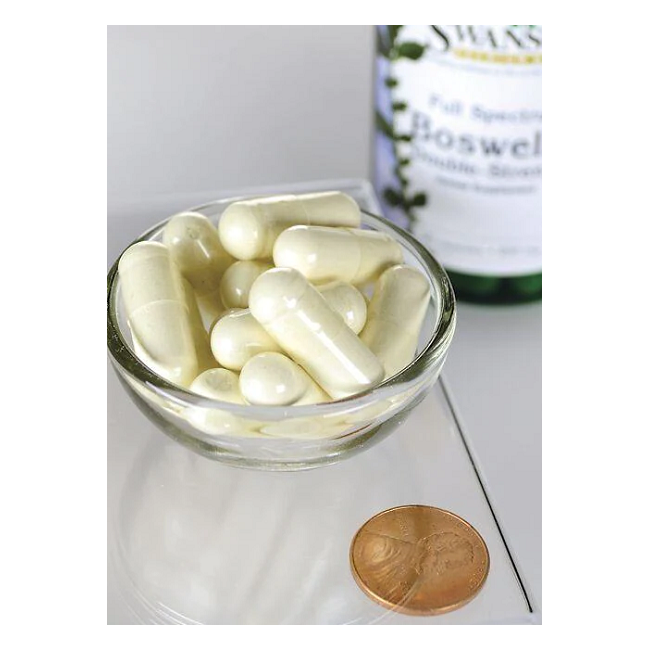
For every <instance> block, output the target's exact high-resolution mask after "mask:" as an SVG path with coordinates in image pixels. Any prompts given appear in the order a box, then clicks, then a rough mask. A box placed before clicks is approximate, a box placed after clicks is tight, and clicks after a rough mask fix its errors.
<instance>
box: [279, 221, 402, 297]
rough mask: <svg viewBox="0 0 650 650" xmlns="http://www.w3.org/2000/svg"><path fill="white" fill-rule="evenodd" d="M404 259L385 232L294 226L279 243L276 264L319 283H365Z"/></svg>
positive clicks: (398, 247)
mask: <svg viewBox="0 0 650 650" xmlns="http://www.w3.org/2000/svg"><path fill="white" fill-rule="evenodd" d="M403 259H404V256H403V253H402V248H401V246H400V245H399V244H398V243H397V242H396V241H395V240H394V239H393V238H392V237H390V235H387V234H386V233H383V232H375V231H373V230H360V229H355V228H327V227H321V226H294V227H292V228H289V229H288V230H285V231H284V232H283V233H282V234H281V235H280V236H279V237H278V239H277V240H276V242H275V247H274V249H273V261H274V262H275V265H276V266H286V267H289V268H292V269H296V270H297V271H300V272H301V273H302V274H303V275H304V276H305V277H306V278H307V279H308V280H309V281H310V282H313V283H316V284H319V283H322V282H331V281H333V280H343V281H344V282H350V283H351V284H365V283H366V282H370V281H372V280H375V279H376V278H377V277H378V276H379V275H380V274H381V272H382V271H384V270H385V269H387V268H388V267H390V266H393V265H394V264H399V263H400V262H402V260H403Z"/></svg>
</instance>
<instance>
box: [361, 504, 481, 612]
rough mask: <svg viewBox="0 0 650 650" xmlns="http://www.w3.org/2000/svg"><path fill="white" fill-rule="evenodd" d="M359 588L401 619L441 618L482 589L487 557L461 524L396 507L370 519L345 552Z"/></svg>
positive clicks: (422, 509) (438, 513)
mask: <svg viewBox="0 0 650 650" xmlns="http://www.w3.org/2000/svg"><path fill="white" fill-rule="evenodd" d="M350 566H351V568H352V574H353V576H354V579H355V580H356V582H357V584H358V585H359V587H360V588H361V589H362V591H364V592H365V593H366V595H368V596H369V597H370V598H372V599H373V600H374V601H376V602H378V603H379V604H380V605H383V606H384V607H387V608H388V609H392V610H396V611H398V612H401V613H403V614H412V615H416V616H432V615H434V614H444V613H445V612H450V611H452V610H454V609H458V608H459V607H462V606H463V605H465V604H466V603H468V602H469V601H470V600H472V598H474V596H476V594H478V592H479V591H480V590H481V587H483V584H484V583H485V579H486V578H487V574H488V571H489V568H490V555H489V553H488V549H487V546H486V545H485V542H484V541H483V538H482V537H481V536H480V535H479V533H478V532H477V531H476V530H475V529H474V528H473V527H472V526H471V525H470V524H468V523H467V522H466V521H465V520H464V519H461V518H460V517H458V516H457V515H455V514H453V513H451V512H448V511H446V510H441V509H440V508H433V507H431V506H420V505H410V506H399V507H397V508H390V509H389V510H384V511H383V512H380V513H379V514H377V515H375V516H374V517H372V518H371V519H369V520H368V521H367V522H366V523H365V524H364V525H363V526H362V527H361V528H360V529H359V530H358V531H357V534H356V535H355V536H354V539H353V540H352V544H351V546H350Z"/></svg>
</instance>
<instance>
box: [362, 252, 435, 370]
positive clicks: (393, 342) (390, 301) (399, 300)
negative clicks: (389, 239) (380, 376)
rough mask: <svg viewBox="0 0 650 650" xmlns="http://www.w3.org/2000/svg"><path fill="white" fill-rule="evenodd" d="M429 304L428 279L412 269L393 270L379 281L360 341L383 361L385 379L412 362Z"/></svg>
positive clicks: (383, 275) (396, 267) (387, 271)
mask: <svg viewBox="0 0 650 650" xmlns="http://www.w3.org/2000/svg"><path fill="white" fill-rule="evenodd" d="M430 300H431V290H430V288H429V283H428V282H427V279H426V278H425V277H424V275H422V273H420V272H419V271H418V270H416V269H414V268H411V267H409V266H404V265H399V266H394V267H392V268H390V269H388V270H386V271H384V272H383V273H382V274H381V276H380V277H379V280H377V284H376V285H375V291H374V293H373V296H372V299H371V300H370V305H369V306H368V322H367V323H366V326H365V328H364V329H363V331H362V332H361V340H362V341H363V342H364V343H365V344H366V345H367V346H368V347H369V348H370V349H371V350H372V351H373V352H374V353H375V354H376V355H377V358H378V359H379V360H380V361H381V363H382V365H383V366H384V370H385V371H386V378H388V377H392V376H393V375H394V374H396V373H398V372H399V371H400V370H402V368H404V367H405V366H407V365H408V364H409V363H411V361H412V360H413V356H414V355H415V351H416V350H417V346H418V339H419V337H420V329H421V328H422V323H423V322H424V317H425V315H426V313H427V306H428V304H429V301H430Z"/></svg>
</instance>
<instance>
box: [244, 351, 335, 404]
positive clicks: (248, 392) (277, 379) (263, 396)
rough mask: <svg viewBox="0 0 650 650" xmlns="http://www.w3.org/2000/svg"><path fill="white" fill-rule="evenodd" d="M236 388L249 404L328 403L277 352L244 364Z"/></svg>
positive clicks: (306, 377) (304, 375)
mask: <svg viewBox="0 0 650 650" xmlns="http://www.w3.org/2000/svg"><path fill="white" fill-rule="evenodd" d="M239 387H240V389H241V392H242V395H243V396H244V398H245V399H246V401H247V402H249V403H250V404H262V405H265V406H287V405H289V404H293V405H296V406H297V405H302V404H317V403H318V402H329V401H330V400H329V397H328V396H327V395H326V394H325V393H324V392H323V391H322V390H321V388H320V387H319V386H318V385H317V384H316V383H315V382H314V380H313V379H312V378H311V377H310V376H309V375H308V374H307V373H306V372H305V371H304V370H303V369H302V368H301V367H300V366H299V365H298V364H297V363H295V362H294V361H292V360H291V359H289V357H286V356H285V355H284V354H279V353H278V352H264V353H262V354H258V355H257V356H255V357H253V358H252V359H251V360H250V361H248V362H247V363H246V365H245V366H244V367H243V368H242V371H241V374H240V376H239Z"/></svg>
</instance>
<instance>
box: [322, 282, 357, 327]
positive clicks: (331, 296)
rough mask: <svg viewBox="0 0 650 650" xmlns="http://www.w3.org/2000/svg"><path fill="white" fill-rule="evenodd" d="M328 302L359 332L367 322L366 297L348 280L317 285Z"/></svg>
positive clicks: (346, 322) (348, 324) (347, 323)
mask: <svg viewBox="0 0 650 650" xmlns="http://www.w3.org/2000/svg"><path fill="white" fill-rule="evenodd" d="M316 288H317V289H318V291H319V292H320V294H321V296H323V298H325V300H326V301H327V304H328V305H329V306H330V307H331V308H332V309H333V310H334V311H335V312H336V313H337V314H339V315H340V316H341V318H342V319H343V320H344V321H345V324H346V325H347V326H348V327H349V328H350V329H351V330H352V331H353V332H354V333H355V334H358V333H359V332H360V331H361V330H362V329H363V326H364V325H365V324H366V314H367V309H368V307H367V305H366V299H365V298H364V297H363V294H362V293H361V291H359V289H357V288H356V287H353V286H352V285H351V284H349V283H348V282H338V281H337V282H329V283H328V284H323V285H319V286H317V287H316Z"/></svg>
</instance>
